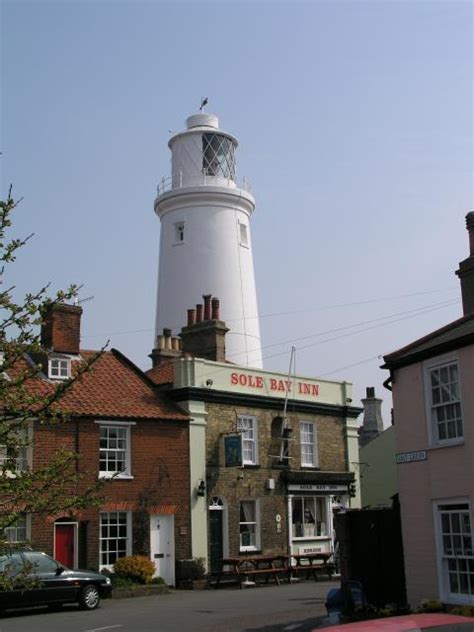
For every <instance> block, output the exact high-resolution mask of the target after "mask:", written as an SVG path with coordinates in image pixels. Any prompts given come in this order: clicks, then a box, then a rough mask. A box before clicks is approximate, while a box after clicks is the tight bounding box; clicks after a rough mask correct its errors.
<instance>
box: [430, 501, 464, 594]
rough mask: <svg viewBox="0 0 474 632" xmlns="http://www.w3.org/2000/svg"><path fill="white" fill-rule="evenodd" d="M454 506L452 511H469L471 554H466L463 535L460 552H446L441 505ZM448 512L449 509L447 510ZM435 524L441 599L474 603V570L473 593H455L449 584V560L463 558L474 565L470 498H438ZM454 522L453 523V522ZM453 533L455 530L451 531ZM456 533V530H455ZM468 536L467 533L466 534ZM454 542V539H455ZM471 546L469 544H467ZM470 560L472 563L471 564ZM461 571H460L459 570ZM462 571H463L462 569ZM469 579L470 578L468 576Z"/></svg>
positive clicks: (434, 513)
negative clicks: (461, 507) (458, 506)
mask: <svg viewBox="0 0 474 632" xmlns="http://www.w3.org/2000/svg"><path fill="white" fill-rule="evenodd" d="M456 505H464V506H465V508H464V509H455V506H456ZM448 506H452V507H453V510H452V513H457V514H460V513H463V514H465V513H467V515H468V516H469V521H470V537H471V543H470V553H471V554H470V555H469V554H467V555H466V544H467V543H466V540H463V539H462V536H461V549H460V551H458V552H454V554H449V553H447V554H446V553H445V548H444V541H443V528H442V517H441V507H443V508H444V507H448ZM445 511H446V513H448V512H449V510H445ZM433 524H434V532H435V541H436V563H437V568H438V587H439V595H440V600H442V601H444V602H446V603H454V604H472V603H473V600H474V572H473V573H471V575H472V580H471V584H470V590H471V594H468V593H453V592H451V590H450V586H449V569H448V564H449V560H454V561H455V562H456V564H457V563H459V562H461V564H462V560H467V561H466V565H470V566H471V568H473V567H474V516H473V513H472V507H471V503H470V501H469V499H468V498H449V499H445V500H436V501H434V502H433ZM451 524H452V523H451ZM450 533H451V534H453V532H452V531H451V532H450ZM454 533H455V532H454ZM464 537H467V534H466V536H464ZM453 543H454V541H453ZM467 546H468V547H469V545H467ZM469 562H470V564H469ZM458 572H459V571H458ZM461 572H462V571H461ZM467 579H468V581H469V578H467Z"/></svg>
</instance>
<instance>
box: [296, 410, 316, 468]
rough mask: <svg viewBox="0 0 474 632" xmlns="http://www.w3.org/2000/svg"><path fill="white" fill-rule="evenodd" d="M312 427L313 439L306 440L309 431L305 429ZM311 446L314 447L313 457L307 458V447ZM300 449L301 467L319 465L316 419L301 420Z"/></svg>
mask: <svg viewBox="0 0 474 632" xmlns="http://www.w3.org/2000/svg"><path fill="white" fill-rule="evenodd" d="M305 428H308V430H309V429H310V428H311V434H312V437H311V438H312V441H307V440H305V439H306V438H307V437H308V433H307V432H306V431H305ZM306 446H310V447H311V448H312V453H313V454H312V458H311V459H307V458H306V454H305V449H304V448H305V447H306ZM300 449H301V467H319V458H318V440H317V429H316V423H315V422H314V421H307V420H303V419H302V420H301V421H300Z"/></svg>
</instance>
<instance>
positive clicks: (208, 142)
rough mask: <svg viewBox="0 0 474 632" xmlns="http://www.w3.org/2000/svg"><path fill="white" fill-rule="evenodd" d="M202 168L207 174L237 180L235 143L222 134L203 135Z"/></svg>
mask: <svg viewBox="0 0 474 632" xmlns="http://www.w3.org/2000/svg"><path fill="white" fill-rule="evenodd" d="M202 169H203V172H204V174H205V175H206V176H217V177H219V178H226V179H230V180H235V145H234V143H233V141H232V140H231V139H230V138H227V136H222V135H221V134H203V135H202Z"/></svg>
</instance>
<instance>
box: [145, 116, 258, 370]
mask: <svg viewBox="0 0 474 632" xmlns="http://www.w3.org/2000/svg"><path fill="white" fill-rule="evenodd" d="M201 119H202V120H201ZM190 123H191V124H192V125H193V127H191V129H188V130H186V131H184V132H182V133H180V134H177V135H176V136H174V137H173V138H172V139H171V140H170V143H169V146H170V148H171V150H172V173H173V185H172V189H171V190H168V191H166V192H164V193H163V192H161V194H160V195H159V197H158V198H157V199H156V201H155V212H156V213H157V215H158V216H159V217H160V220H161V236H160V261H159V274H158V293H157V310H156V330H155V336H157V335H160V334H161V333H162V330H163V328H165V327H166V328H171V329H172V330H173V333H174V335H177V334H179V332H180V330H181V327H183V326H184V325H185V324H186V317H187V310H188V309H189V308H192V307H194V306H195V305H196V303H202V295H203V294H212V295H213V296H215V297H217V298H219V299H220V305H221V320H224V321H225V322H226V324H227V326H228V327H229V328H230V332H229V333H228V334H227V336H226V355H227V358H228V359H229V360H230V361H232V362H236V363H238V364H241V365H246V366H254V367H261V366H262V353H261V349H260V344H261V343H260V325H259V320H258V306H257V294H256V288H255V273H254V267H253V255H252V241H251V234H250V217H251V215H252V213H253V211H254V208H255V200H254V198H253V197H252V195H250V193H248V192H246V191H244V190H241V189H238V188H236V185H235V182H233V181H232V180H227V179H224V178H219V177H211V176H203V174H202V134H203V133H208V132H211V133H212V132H216V133H219V134H223V135H224V136H226V137H227V138H230V139H231V140H232V141H233V142H234V143H235V145H237V141H236V140H235V139H234V137H233V136H231V135H230V134H227V133H226V132H222V131H221V130H218V129H217V118H216V117H213V116H212V115H207V114H206V115H205V114H202V115H195V116H193V117H190V118H189V119H188V126H189V125H190ZM199 123H203V124H205V125H206V126H202V125H201V126H199V125H198V126H197V127H196V126H195V125H196V124H199ZM214 125H215V126H216V127H213V126H214ZM181 222H183V223H184V241H183V242H182V243H179V242H177V239H176V224H178V223H181ZM239 222H240V223H244V224H245V225H246V227H247V240H248V241H247V245H242V244H241V241H240V227H239Z"/></svg>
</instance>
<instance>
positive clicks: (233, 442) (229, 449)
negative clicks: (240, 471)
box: [224, 434, 243, 467]
mask: <svg viewBox="0 0 474 632" xmlns="http://www.w3.org/2000/svg"><path fill="white" fill-rule="evenodd" d="M224 465H225V467H242V465H243V461H242V435H241V434H235V435H227V436H225V437H224Z"/></svg>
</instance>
